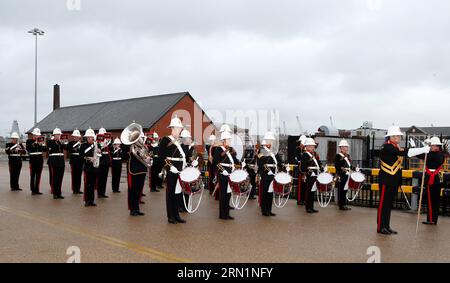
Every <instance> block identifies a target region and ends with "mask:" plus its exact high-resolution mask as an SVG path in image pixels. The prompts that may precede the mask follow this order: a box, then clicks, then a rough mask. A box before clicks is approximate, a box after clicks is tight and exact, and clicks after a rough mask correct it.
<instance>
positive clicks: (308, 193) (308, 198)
mask: <svg viewBox="0 0 450 283" xmlns="http://www.w3.org/2000/svg"><path fill="white" fill-rule="evenodd" d="M316 180H317V177H307V178H306V182H305V209H306V210H307V211H308V210H311V209H314V195H315V193H316V192H313V191H312V187H313V185H314V183H315V182H316Z"/></svg>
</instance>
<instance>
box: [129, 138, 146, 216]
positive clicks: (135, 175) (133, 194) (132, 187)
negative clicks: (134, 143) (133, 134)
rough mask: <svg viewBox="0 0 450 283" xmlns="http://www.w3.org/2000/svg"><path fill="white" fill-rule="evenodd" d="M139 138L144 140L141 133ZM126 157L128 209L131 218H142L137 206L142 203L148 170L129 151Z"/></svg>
mask: <svg viewBox="0 0 450 283" xmlns="http://www.w3.org/2000/svg"><path fill="white" fill-rule="evenodd" d="M140 138H141V139H144V138H145V135H144V133H141V137H140ZM143 142H144V141H143ZM128 156H129V157H128V164H127V175H128V209H129V210H130V215H131V216H142V215H144V213H143V212H141V210H140V208H139V204H143V203H144V202H143V201H141V197H142V192H143V190H144V184H145V178H146V175H147V171H148V168H147V166H145V165H144V164H143V163H142V162H141V161H140V160H139V159H138V158H137V157H136V156H135V155H134V153H133V152H132V151H131V150H130V151H129V152H128ZM147 161H148V160H146V162H147Z"/></svg>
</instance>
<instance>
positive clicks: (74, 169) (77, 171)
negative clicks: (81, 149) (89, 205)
mask: <svg viewBox="0 0 450 283" xmlns="http://www.w3.org/2000/svg"><path fill="white" fill-rule="evenodd" d="M70 173H71V175H72V192H74V193H76V192H79V191H80V188H81V175H83V161H73V162H72V163H71V164H70Z"/></svg>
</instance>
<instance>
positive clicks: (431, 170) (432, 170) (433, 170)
mask: <svg viewBox="0 0 450 283" xmlns="http://www.w3.org/2000/svg"><path fill="white" fill-rule="evenodd" d="M436 170H437V169H428V171H430V172H435V171H436Z"/></svg>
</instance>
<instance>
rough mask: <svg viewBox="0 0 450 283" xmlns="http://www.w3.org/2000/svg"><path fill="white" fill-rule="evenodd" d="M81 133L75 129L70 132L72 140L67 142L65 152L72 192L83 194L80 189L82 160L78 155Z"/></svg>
mask: <svg viewBox="0 0 450 283" xmlns="http://www.w3.org/2000/svg"><path fill="white" fill-rule="evenodd" d="M80 147H81V134H80V131H79V130H77V129H75V130H74V131H73V133H72V140H71V141H70V142H69V143H68V144H67V154H68V155H69V158H70V159H69V164H70V173H71V175H72V193H73V194H83V192H82V191H81V189H80V188H81V177H82V175H83V162H84V160H83V159H82V158H81V157H80Z"/></svg>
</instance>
